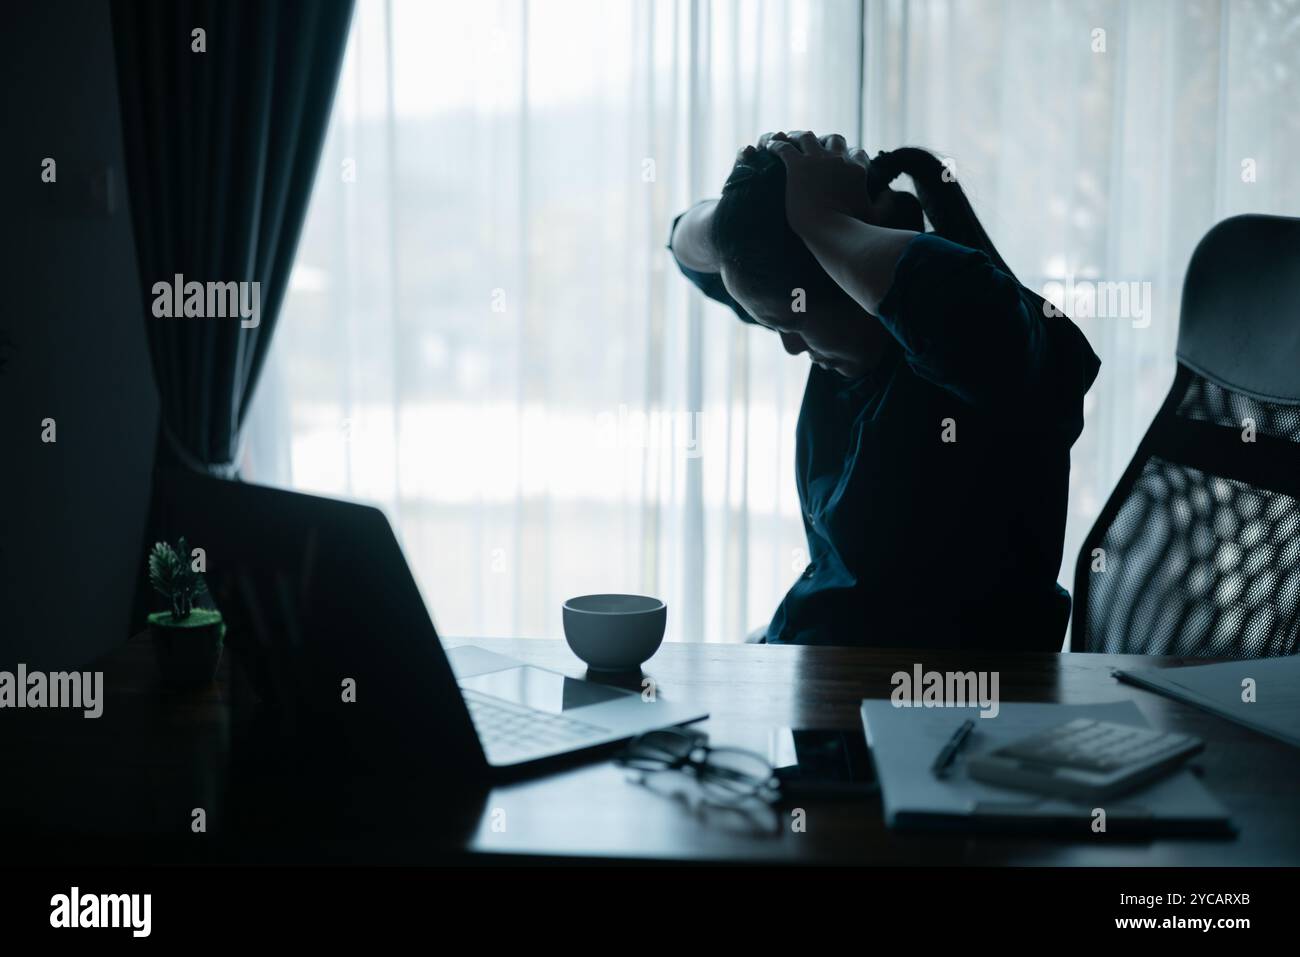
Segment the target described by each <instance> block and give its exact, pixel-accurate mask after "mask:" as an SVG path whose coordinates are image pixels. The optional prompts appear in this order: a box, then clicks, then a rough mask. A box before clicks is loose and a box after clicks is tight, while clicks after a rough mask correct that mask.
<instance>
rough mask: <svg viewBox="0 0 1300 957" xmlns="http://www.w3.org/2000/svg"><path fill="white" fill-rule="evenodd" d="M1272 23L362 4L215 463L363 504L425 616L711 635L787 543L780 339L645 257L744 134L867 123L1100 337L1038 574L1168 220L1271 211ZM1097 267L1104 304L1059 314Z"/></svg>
mask: <svg viewBox="0 0 1300 957" xmlns="http://www.w3.org/2000/svg"><path fill="white" fill-rule="evenodd" d="M1298 21H1300V12H1298V10H1297V3H1295V2H1283V0H1272V2H1262V0H1261V2H1258V3H1249V2H1239V3H1227V2H1208V0H1204V2H1198V0H1166V2H1159V0H1148V2H1142V3H1136V2H1135V3H1124V2H1118V0H1092V2H1089V0H1068V2H1066V0H1058V2H1049V0H1020V2H1011V0H1005V2H998V0H914V2H906V3H905V2H903V0H804V2H798V0H531V2H529V0H500V2H477V3H474V4H463V3H459V2H450V0H448V2H441V0H436V2H430V0H391V2H383V0H359V3H358V5H357V13H356V18H355V21H354V26H353V36H352V41H351V46H350V49H349V53H348V58H347V62H346V64H345V67H344V72H343V76H342V79H341V82H340V87H339V91H338V96H337V100H336V104H335V110H334V119H333V126H332V130H331V133H330V139H329V141H328V144H327V146H326V150H325V153H324V156H323V159H322V162H321V168H320V172H319V175H318V179H317V183H316V187H315V193H314V196H313V200H312V208H311V212H310V215H309V221H308V223H307V227H306V231H305V233H304V236H303V241H302V245H301V248H300V253H299V258H298V264H297V267H296V269H295V273H294V277H293V286H292V290H291V293H290V296H289V298H288V301H287V303H286V307H285V313H284V315H283V317H282V319H281V323H280V325H279V328H278V330H277V332H276V337H275V341H274V344H273V346H272V356H271V359H270V361H269V362H268V367H267V374H266V376H265V378H264V380H263V383H262V385H261V387H260V388H259V395H258V397H257V401H256V405H255V408H254V418H253V423H252V427H251V429H250V432H249V445H248V456H247V464H246V469H245V473H246V475H248V476H249V477H250V478H253V479H255V480H258V481H266V482H272V483H280V484H287V485H293V486H295V487H298V488H302V489H305V490H309V491H319V492H324V493H327V494H334V495H343V496H350V497H356V498H361V499H367V500H372V501H377V502H379V503H380V504H382V505H383V506H384V507H385V508H386V510H387V511H388V513H389V515H390V517H391V518H392V519H393V521H394V524H395V525H396V526H397V528H398V530H399V532H400V534H401V536H402V538H403V542H404V545H405V547H406V550H407V554H408V556H409V557H410V559H411V560H412V562H413V564H414V566H415V570H416V574H417V577H418V579H419V580H420V583H421V585H422V587H423V588H424V591H425V595H426V599H427V600H428V603H429V605H430V608H431V609H432V611H433V613H434V617H435V620H436V621H437V623H438V625H439V628H440V630H441V631H442V632H443V633H445V634H450V635H549V636H557V635H559V634H560V606H561V603H562V601H563V599H564V598H565V597H568V596H570V595H575V594H582V593H585V592H591V591H637V592H646V593H651V594H655V595H658V596H660V597H662V598H663V599H664V600H665V601H666V602H667V603H668V606H669V637H670V638H672V639H686V640H705V641H735V640H739V639H740V638H741V637H742V635H743V634H744V633H745V631H747V630H748V629H750V628H753V627H756V626H758V625H761V624H764V623H765V622H766V621H767V619H768V618H769V617H770V615H771V613H772V610H773V608H774V606H775V605H776V603H777V601H778V600H779V599H780V597H781V596H782V595H783V594H784V592H785V590H786V588H787V587H788V586H789V584H790V582H791V581H792V580H793V578H794V577H795V576H796V575H797V573H798V572H799V570H800V569H801V568H802V565H803V563H804V560H805V559H804V554H803V548H804V540H803V533H802V527H801V524H800V521H799V514H798V501H797V498H796V495H795V490H794V481H793V454H792V444H793V436H794V423H795V417H796V415H797V412H798V406H799V400H800V397H801V395H802V389H803V383H804V379H805V377H806V374H807V362H806V360H805V359H802V358H799V359H795V358H790V357H788V356H786V355H785V354H784V353H783V352H782V350H781V349H780V346H779V344H778V343H777V342H776V341H775V339H774V338H773V337H772V336H771V335H770V334H766V333H764V332H763V331H761V330H756V329H752V328H749V327H745V326H743V325H742V324H740V323H739V322H736V321H734V320H733V319H731V318H730V317H729V314H728V313H726V312H725V311H724V310H722V309H721V308H719V307H717V306H714V305H713V304H711V303H707V302H705V301H703V300H702V297H700V296H699V295H698V294H696V293H695V292H694V290H693V289H691V288H690V287H689V286H688V285H687V283H686V282H685V281H684V280H682V279H681V278H680V277H679V276H678V275H677V274H676V270H675V269H674V268H673V267H672V265H671V261H670V259H669V257H668V254H667V253H666V252H665V251H664V249H663V244H664V241H665V239H666V237H667V234H668V227H669V224H670V222H671V218H672V216H673V215H674V214H675V213H677V212H678V211H680V210H682V209H684V208H685V207H686V206H687V205H688V204H689V203H691V202H693V201H694V200H696V199H698V198H701V197H704V196H712V195H716V194H717V191H718V188H719V187H720V185H721V182H722V180H723V178H724V177H725V175H726V172H727V169H728V168H729V165H730V162H731V159H732V157H733V155H734V153H735V151H736V148H737V147H738V146H739V145H740V144H742V143H745V142H750V141H752V140H753V139H754V137H755V136H757V134H758V133H760V132H762V131H764V130H769V129H782V128H785V129H789V128H811V129H813V130H816V131H818V132H828V131H836V130H838V131H843V132H844V133H846V135H848V136H849V137H850V139H853V138H857V136H856V135H857V134H859V133H861V134H862V136H861V138H862V139H864V141H865V145H866V146H867V148H868V149H870V150H872V151H873V152H874V151H875V150H877V149H881V148H889V147H892V146H896V145H901V144H904V143H911V144H919V145H924V146H929V147H931V148H933V149H935V150H936V151H937V152H939V153H941V154H942V155H944V156H945V157H948V158H950V159H951V161H952V169H953V171H954V172H955V173H956V174H957V176H958V178H959V179H960V180H961V182H962V183H963V185H964V186H965V188H966V189H967V190H968V192H969V193H970V195H971V196H972V201H973V202H974V203H975V206H976V208H977V210H978V211H979V213H980V215H981V217H982V219H983V220H984V222H985V225H986V226H987V228H988V230H989V232H990V234H991V235H992V236H993V238H994V241H995V242H996V243H997V244H998V246H999V248H1000V249H1001V250H1002V252H1003V254H1004V256H1005V257H1006V259H1007V261H1008V262H1009V263H1010V265H1011V266H1012V268H1013V269H1015V270H1016V272H1017V273H1018V274H1019V276H1020V278H1021V280H1022V281H1024V282H1025V283H1026V284H1028V285H1031V286H1033V287H1035V288H1039V289H1043V290H1046V292H1047V294H1048V296H1049V298H1051V299H1053V300H1054V301H1056V302H1058V303H1060V304H1061V305H1063V306H1065V307H1066V308H1067V310H1068V311H1070V312H1071V313H1072V314H1075V315H1076V316H1078V321H1079V324H1080V325H1081V326H1082V327H1083V328H1084V330H1085V332H1086V333H1087V334H1088V336H1089V338H1090V339H1091V341H1092V342H1093V344H1094V348H1096V349H1097V351H1098V353H1099V354H1100V355H1101V356H1102V359H1103V363H1104V365H1103V371H1102V374H1101V377H1100V379H1099V380H1098V382H1097V384H1096V385H1095V386H1094V388H1093V390H1092V393H1091V394H1090V396H1089V399H1088V404H1087V418H1088V424H1087V428H1086V430H1085V433H1084V436H1083V438H1082V439H1081V440H1080V442H1079V443H1078V445H1076V447H1075V455H1074V473H1073V476H1072V493H1071V494H1072V499H1071V513H1070V526H1069V538H1068V541H1067V551H1066V555H1065V560H1064V562H1063V566H1062V581H1064V582H1065V583H1066V584H1067V585H1068V584H1069V583H1070V581H1071V577H1072V572H1073V565H1074V555H1075V552H1076V551H1077V547H1078V542H1079V539H1080V537H1081V535H1082V533H1083V531H1084V530H1085V529H1086V528H1087V526H1088V525H1089V524H1090V523H1091V521H1092V520H1093V519H1094V518H1095V516H1096V513H1097V511H1098V510H1099V508H1100V506H1101V504H1102V502H1104V500H1105V497H1106V495H1107V493H1108V492H1109V490H1110V488H1111V487H1112V486H1113V484H1114V482H1115V480H1116V479H1117V478H1118V476H1119V474H1120V472H1121V471H1122V469H1123V466H1124V465H1125V464H1126V463H1127V460H1128V457H1129V456H1130V454H1131V453H1132V450H1133V448H1134V447H1135V445H1136V443H1137V440H1138V438H1139V437H1140V435H1141V433H1142V431H1143V430H1144V429H1145V427H1146V424H1147V423H1148V422H1149V421H1150V418H1151V416H1152V415H1153V414H1154V411H1155V409H1156V407H1157V405H1158V404H1159V401H1160V399H1161V398H1162V397H1163V395H1164V392H1165V390H1166V389H1167V388H1168V385H1169V382H1170V379H1171V377H1172V369H1173V343H1174V336H1175V331H1176V326H1177V316H1178V307H1179V301H1178V299H1179V293H1180V287H1181V281H1182V274H1183V270H1184V268H1185V266H1186V263H1187V259H1188V256H1189V255H1190V253H1191V250H1192V248H1193V246H1194V245H1195V243H1196V241H1197V240H1198V239H1199V237H1200V236H1201V235H1202V234H1204V232H1205V231H1206V230H1207V229H1208V228H1209V227H1210V226H1211V225H1212V224H1213V223H1214V222H1216V221H1217V220H1219V219H1221V218H1223V217H1225V216H1228V215H1231V214H1233V213H1236V212H1245V211H1256V212H1280V213H1291V214H1295V213H1296V212H1297V211H1300V180H1297V178H1296V177H1295V176H1294V175H1292V173H1291V169H1292V166H1293V164H1290V163H1288V159H1289V158H1292V157H1294V156H1296V155H1297V154H1298V153H1300V111H1297V110H1295V108H1294V104H1295V103H1297V102H1300V75H1298V70H1300V26H1298ZM1098 31H1102V32H1098ZM904 185H905V184H904ZM1118 283H1126V284H1127V283H1136V284H1137V285H1136V286H1133V287H1131V288H1132V289H1133V290H1134V298H1133V300H1132V301H1130V302H1129V303H1128V304H1127V306H1124V307H1123V308H1121V309H1119V310H1116V309H1115V308H1114V305H1115V304H1114V303H1110V307H1109V308H1108V307H1107V306H1106V305H1105V304H1101V305H1099V304H1098V303H1097V302H1096V301H1095V300H1094V301H1093V302H1092V303H1091V305H1090V304H1089V298H1088V297H1089V295H1090V294H1092V293H1094V292H1097V291H1098V290H1100V291H1101V292H1100V295H1101V297H1102V298H1103V299H1104V298H1105V297H1106V295H1107V293H1106V292H1105V290H1106V289H1107V288H1110V289H1114V288H1117V287H1116V286H1115V285H1114V284H1118ZM1105 284H1111V285H1110V286H1109V287H1108V286H1106V285H1105ZM1143 284H1149V285H1143ZM1124 288H1125V290H1126V291H1127V290H1128V289H1129V288H1130V287H1128V286H1125V287H1124ZM1146 293H1149V300H1147V299H1146V298H1145V295H1146ZM1067 299H1069V300H1070V301H1066V300H1067ZM1088 313H1095V314H1096V315H1094V316H1093V317H1089V316H1088V315H1087V314H1088ZM1008 480H1014V476H1009V477H1008ZM357 560H358V561H364V560H365V556H364V555H358V556H357Z"/></svg>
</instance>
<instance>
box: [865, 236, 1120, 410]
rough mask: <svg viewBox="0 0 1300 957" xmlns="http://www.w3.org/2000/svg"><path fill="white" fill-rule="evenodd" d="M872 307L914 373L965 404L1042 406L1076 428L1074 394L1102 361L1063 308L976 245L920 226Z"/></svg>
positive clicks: (1077, 402) (1018, 407)
mask: <svg viewBox="0 0 1300 957" xmlns="http://www.w3.org/2000/svg"><path fill="white" fill-rule="evenodd" d="M879 314H880V320H881V322H882V323H884V325H885V327H886V328H887V329H888V330H889V332H890V333H891V334H892V335H893V336H894V338H895V339H897V340H898V342H899V344H900V345H901V346H902V347H903V351H904V354H905V356H906V359H907V362H908V364H909V365H910V366H911V367H912V369H913V370H914V371H915V372H916V373H917V375H919V376H921V377H922V378H924V379H927V380H929V381H930V382H933V383H934V384H935V385H938V386H940V387H941V388H944V389H947V390H949V391H950V392H952V393H954V394H955V395H956V396H957V397H958V398H960V399H962V400H963V401H965V402H968V403H970V404H972V405H977V406H985V407H998V406H1003V407H1005V408H1006V409H1007V410H1008V411H1013V412H1016V413H1018V414H1026V415H1031V416H1032V415H1034V414H1035V413H1037V412H1043V413H1045V414H1047V415H1049V416H1051V417H1052V418H1053V419H1054V420H1055V421H1065V422H1067V424H1068V425H1072V426H1074V427H1075V428H1074V430H1075V434H1077V431H1078V430H1081V429H1082V427H1083V421H1082V416H1083V410H1082V403H1081V402H1080V399H1081V398H1082V396H1083V394H1084V393H1085V392H1087V391H1088V388H1089V387H1090V386H1091V385H1092V382H1093V380H1094V379H1095V378H1096V376H1097V370H1098V368H1099V367H1100V365H1101V363H1100V360H1098V359H1097V356H1096V355H1095V354H1094V353H1093V351H1092V348H1091V347H1090V346H1089V345H1088V341H1087V339H1085V338H1084V336H1083V333H1082V332H1080V331H1079V329H1078V328H1077V327H1076V326H1075V325H1074V323H1073V322H1071V321H1070V319H1069V318H1068V317H1066V316H1064V315H1061V314H1060V313H1058V312H1056V311H1055V310H1054V309H1051V308H1050V307H1049V308H1044V301H1043V299H1042V298H1041V297H1040V296H1037V295H1035V294H1034V293H1032V292H1030V291H1029V290H1028V289H1025V288H1024V287H1023V286H1022V285H1020V283H1019V282H1017V281H1016V280H1015V279H1014V278H1013V277H1012V276H1010V275H1008V274H1007V273H1006V272H1004V271H1003V270H1001V269H999V268H998V267H997V266H995V265H994V264H993V262H992V260H990V259H989V257H988V256H987V255H985V254H984V253H982V252H980V251H978V250H974V249H970V248H968V247H966V246H961V245H958V244H957V243H954V242H950V241H948V240H946V239H943V238H941V237H939V236H935V235H934V234H932V233H922V234H921V235H918V236H917V237H915V238H914V239H913V240H912V241H911V242H910V243H908V245H907V247H906V248H905V249H904V250H903V255H902V256H901V257H900V258H899V261H898V265H897V267H896V268H895V271H894V280H893V284H892V285H891V286H890V289H889V292H888V293H887V294H886V295H885V298H884V300H883V301H882V302H881V303H880V308H879ZM1062 416H1065V417H1066V418H1065V419H1064V420H1063V418H1062Z"/></svg>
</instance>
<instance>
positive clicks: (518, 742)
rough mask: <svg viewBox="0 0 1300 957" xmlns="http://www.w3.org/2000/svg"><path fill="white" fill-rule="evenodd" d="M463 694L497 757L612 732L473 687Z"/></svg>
mask: <svg viewBox="0 0 1300 957" xmlns="http://www.w3.org/2000/svg"><path fill="white" fill-rule="evenodd" d="M461 694H462V695H464V697H465V706H466V707H467V708H469V716H470V718H471V719H472V720H473V722H474V730H476V731H477V732H478V736H479V740H480V741H481V742H482V744H483V748H484V750H485V751H489V752H491V755H492V757H494V758H497V757H509V756H510V755H512V754H520V753H525V752H530V751H542V750H549V749H552V748H562V747H568V746H572V745H576V744H581V743H582V742H584V741H589V740H591V739H592V738H596V737H600V736H603V735H605V734H608V733H609V730H608V729H607V728H601V727H598V726H596V725H594V724H587V723H586V722H584V721H575V720H574V719H573V718H565V717H562V716H561V715H558V714H550V713H548V712H546V711H536V710H534V709H532V708H524V707H521V706H519V705H516V704H511V703H510V702H508V701H502V700H501V699H500V698H494V697H492V696H491V695H485V694H481V693H479V692H477V691H473V690H471V689H469V688H462V689H461Z"/></svg>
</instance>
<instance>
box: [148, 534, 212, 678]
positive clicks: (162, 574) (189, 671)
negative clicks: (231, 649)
mask: <svg viewBox="0 0 1300 957" xmlns="http://www.w3.org/2000/svg"><path fill="white" fill-rule="evenodd" d="M149 584H151V585H152V586H153V589H154V591H156V592H158V593H159V594H160V595H162V596H163V597H164V598H166V599H167V602H168V604H169V605H170V606H171V607H170V608H169V609H168V610H166V611H156V612H154V613H153V614H151V615H150V616H149V633H150V635H152V636H153V645H154V652H155V654H156V656H157V659H158V670H159V672H160V673H161V674H162V680H163V682H164V683H165V684H169V685H187V686H197V685H207V684H211V682H212V679H213V678H215V677H216V674H217V665H218V664H220V662H221V648H222V643H223V641H224V639H225V636H226V624H225V622H224V621H222V619H221V612H219V611H217V610H216V609H215V608H204V607H197V608H196V607H195V601H196V600H197V601H205V600H210V596H209V595H208V587H207V584H206V583H205V582H204V581H203V575H202V574H201V573H200V572H197V571H195V570H194V568H193V566H192V565H191V564H190V550H189V546H188V545H187V544H186V543H185V539H184V538H182V539H180V541H178V542H177V547H176V548H172V546H171V545H170V544H168V543H167V542H158V543H156V544H155V545H154V547H153V550H152V551H150V553H149Z"/></svg>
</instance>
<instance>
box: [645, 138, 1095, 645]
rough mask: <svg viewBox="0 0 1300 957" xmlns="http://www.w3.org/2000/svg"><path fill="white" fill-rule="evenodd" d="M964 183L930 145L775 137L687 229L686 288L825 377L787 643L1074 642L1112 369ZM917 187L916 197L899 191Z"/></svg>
mask: <svg viewBox="0 0 1300 957" xmlns="http://www.w3.org/2000/svg"><path fill="white" fill-rule="evenodd" d="M944 171H945V167H944V166H943V164H942V163H941V162H940V161H939V160H938V159H937V158H936V157H935V156H933V155H932V154H930V153H928V152H926V151H925V150H921V149H914V148H906V149H899V150H895V151H893V152H890V153H881V154H879V155H878V156H877V157H876V158H875V159H874V160H868V158H867V155H866V153H865V152H864V151H862V150H853V151H849V150H848V149H847V146H846V144H845V142H844V139H843V137H840V136H837V135H833V136H828V137H825V138H823V139H822V140H818V139H817V138H816V137H815V136H813V135H812V134H811V133H792V134H789V136H788V137H787V136H786V135H785V134H774V135H772V136H770V137H768V136H765V137H763V138H762V139H761V140H760V141H759V145H758V147H757V148H755V147H746V148H745V149H743V150H742V151H741V153H740V155H739V156H738V158H737V160H736V164H735V166H734V168H733V169H732V172H731V175H730V176H729V177H728V179H727V182H726V184H725V185H724V186H723V189H722V196H721V198H720V199H718V200H716V201H706V202H703V203H700V204H698V205H696V206H694V207H692V208H691V209H690V210H688V211H687V212H685V213H683V214H682V215H681V216H679V217H678V218H677V220H676V221H675V222H674V225H673V233H672V237H671V240H670V248H671V249H672V251H673V255H674V257H675V258H676V260H677V264H678V266H679V267H680V268H681V270H682V272H683V273H684V274H685V275H686V276H687V278H689V279H690V280H691V281H692V282H694V283H695V284H696V285H697V286H698V287H699V288H700V289H701V290H702V291H703V292H704V293H705V294H706V295H708V296H709V297H711V298H713V299H716V300H718V301H719V302H723V303H725V304H727V305H729V306H730V307H731V308H732V309H733V310H734V311H735V313H736V315H738V316H739V317H740V318H741V319H743V320H744V321H746V322H756V323H758V324H759V325H762V326H765V327H767V328H769V329H772V330H774V331H775V332H776V333H777V334H778V335H779V336H780V338H781V342H782V344H783V345H784V346H785V348H786V351H788V352H790V353H791V354H798V353H801V352H807V353H808V354H809V355H810V357H811V358H812V360H813V367H812V368H811V369H810V371H809V375H808V384H807V387H806V389H805V392H804V398H803V406H802V409H801V410H800V414H799V425H798V432H797V436H796V453H795V461H796V464H795V467H796V481H797V486H798V490H799V501H800V503H801V505H802V507H803V513H804V528H805V531H806V534H807V539H808V548H809V558H810V562H809V564H808V566H807V568H806V569H805V570H804V572H803V574H802V576H801V577H800V578H799V579H798V580H797V581H796V582H795V583H794V585H793V586H792V587H791V588H790V590H789V592H788V593H787V594H786V596H785V599H784V600H783V601H782V602H781V604H780V606H779V607H778V608H777V610H776V614H775V615H774V616H773V618H772V621H771V624H770V625H769V626H768V629H767V632H766V640H767V641H769V642H790V643H803V644H842V645H843V644H847V645H873V646H913V647H918V648H941V647H984V648H998V649H1037V650H1051V651H1055V650H1059V648H1060V646H1061V643H1062V639H1063V636H1064V632H1065V625H1066V622H1067V620H1068V618H1069V609H1070V598H1069V595H1068V593H1066V592H1065V591H1064V589H1062V588H1061V587H1060V586H1059V585H1057V583H1056V573H1057V570H1058V569H1059V567H1060V562H1061V549H1062V544H1063V539H1064V532H1065V515H1066V497H1067V489H1068V482H1069V470H1070V446H1071V445H1072V444H1073V443H1074V440H1075V439H1076V438H1078V436H1079V433H1080V432H1081V431H1082V428H1083V396H1084V393H1086V392H1087V390H1088V388H1089V387H1090V386H1091V385H1092V382H1093V380H1094V379H1095V378H1096V375H1097V370H1098V368H1099V366H1100V362H1099V361H1098V359H1097V357H1096V355H1095V354H1094V353H1093V351H1092V349H1091V348H1090V347H1089V345H1088V342H1087V340H1086V339H1085V338H1084V336H1083V334H1082V333H1081V332H1080V331H1079V329H1078V328H1077V327H1076V326H1075V325H1074V324H1073V323H1072V322H1071V321H1070V320H1069V319H1068V318H1066V317H1064V316H1061V315H1059V314H1057V313H1055V312H1054V311H1053V310H1051V309H1050V308H1047V309H1045V308H1044V303H1043V300H1042V298H1041V297H1039V296H1038V295H1036V294H1034V293H1033V292H1031V291H1030V290H1028V289H1026V288H1025V287H1024V286H1022V285H1021V284H1020V283H1019V282H1018V281H1017V280H1016V278H1015V276H1014V275H1013V274H1012V272H1011V270H1010V269H1009V268H1008V267H1007V265H1006V263H1005V262H1004V261H1003V260H1002V257H1001V256H1000V255H999V254H998V251H997V250H996V249H995V248H994V247H993V244H992V242H991V241H990V240H989V238H988V235H987V234H986V233H985V231H984V229H983V227H982V226H981V225H980V223H979V220H978V219H977V218H976V217H975V214H974V211H973V210H972V209H971V206H970V203H969V202H968V201H967V200H966V197H965V195H964V194H963V192H962V189H961V187H960V186H959V185H958V184H957V182H956V181H955V178H953V177H951V176H945V175H944ZM903 173H906V174H908V175H910V176H911V177H912V180H913V183H914V184H915V187H916V191H917V195H916V196H912V195H911V194H909V193H904V192H898V191H894V190H892V189H890V188H889V184H890V183H891V182H892V181H893V180H894V179H895V178H896V177H897V176H898V175H900V174H903ZM922 210H924V213H925V216H927V217H928V218H929V220H930V222H931V224H932V225H933V226H934V232H933V233H926V232H922V230H923V229H924V220H923V218H922V215H921V214H922ZM801 309H802V311H800V310H801Z"/></svg>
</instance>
